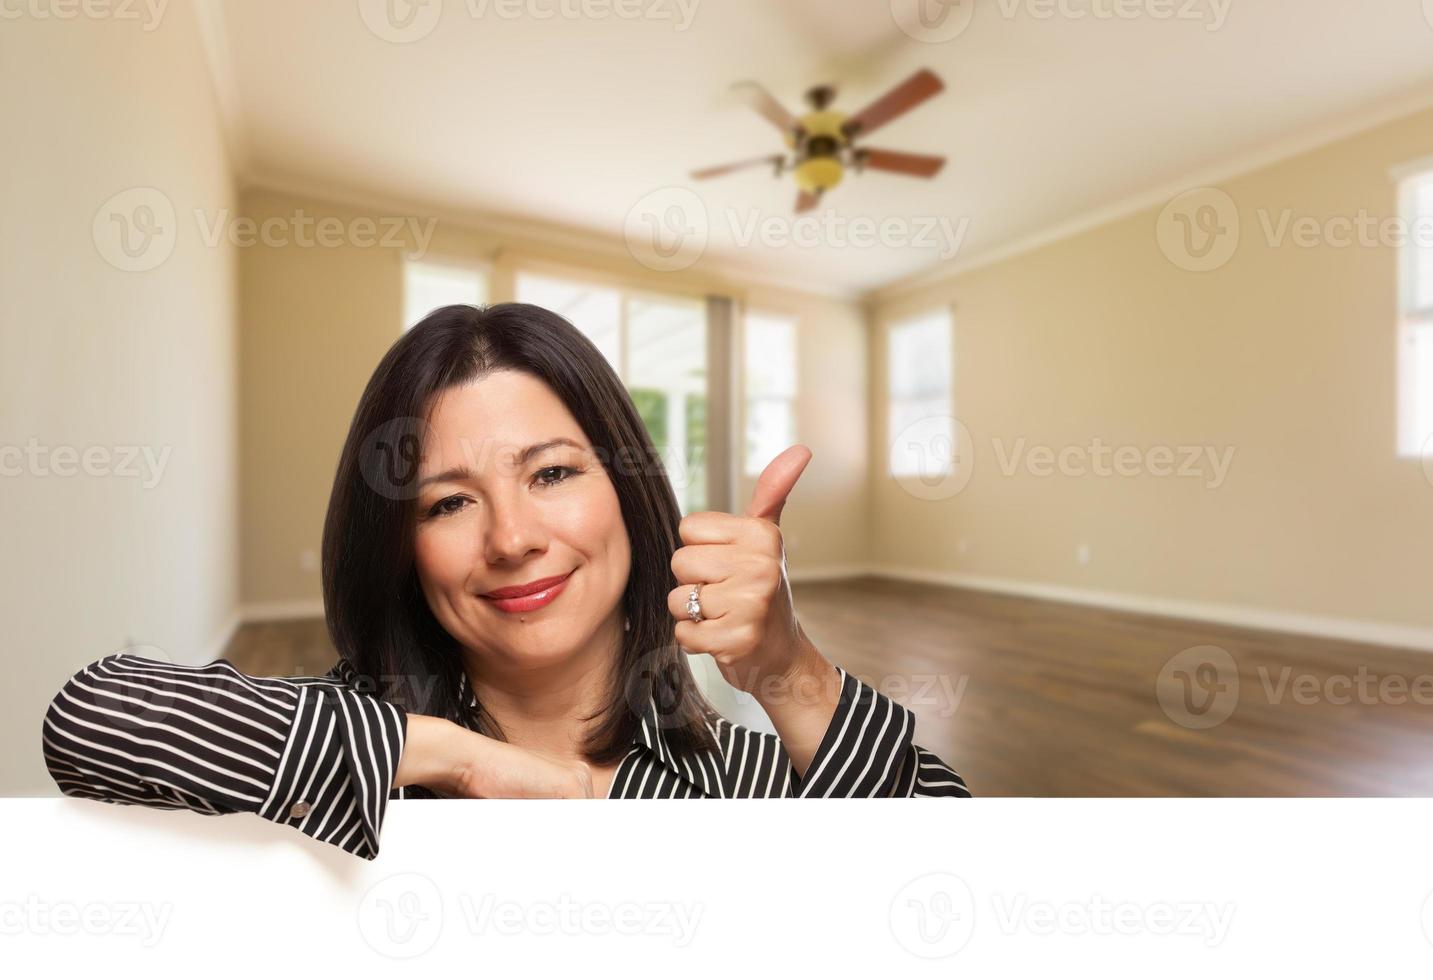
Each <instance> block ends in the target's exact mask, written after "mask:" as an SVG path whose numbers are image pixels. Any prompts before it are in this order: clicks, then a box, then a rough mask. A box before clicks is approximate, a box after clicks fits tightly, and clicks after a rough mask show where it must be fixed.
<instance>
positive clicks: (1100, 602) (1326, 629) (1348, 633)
mask: <svg viewBox="0 0 1433 980" xmlns="http://www.w3.org/2000/svg"><path fill="white" fill-rule="evenodd" d="M867 571H868V573H869V574H871V575H879V576H881V577H883V578H893V579H901V580H903V581H909V582H923V583H928V584H932V585H949V586H954V587H956V588H962V589H977V590H979V591H982V592H1000V593H1004V594H1007V595H1018V596H1028V597H1030V598H1033V599H1050V600H1053V601H1056V602H1073V603H1078V604H1079V605H1084V606H1101V607H1104V608H1106V609H1117V610H1120V611H1122V612H1134V613H1145V614H1148V615H1152V616H1169V617H1173V618H1177V619H1193V620H1199V621H1202V622H1211V623H1223V624H1226V625H1229V626H1243V627H1247V628H1250V629H1261V630H1274V631H1276V632H1280V633H1296V634H1305V635H1309V636H1319V637H1325V638H1328V639H1335V640H1349V641H1352V642H1354V643H1371V644H1375V645H1378V646H1388V647H1399V648H1403V649H1410V650H1418V651H1422V652H1428V653H1433V629H1428V628H1426V627H1420V626H1407V625H1404V624H1401V623H1384V622H1376V621H1371V620H1359V619H1341V618H1337V617H1332V616H1312V615H1309V614H1307V613H1295V612H1285V611H1281V610H1276V609H1260V608H1257V607H1252V606H1237V605H1226V604H1224V603H1216V602H1198V601H1192V600H1188V599H1169V598H1163V597H1160V596H1148V595H1135V594H1132V593H1127V592H1105V591H1102V590H1098V589H1085V588H1081V587H1079V586H1072V585H1054V584H1050V583H1044V582H1025V581H1020V580H1018V579H1003V578H995V577H992V576H987V575H971V574H967V573H963V572H944V571H936V570H932V569H923V568H912V567H908V566H901V565H872V566H870V567H869V568H868V570H867Z"/></svg>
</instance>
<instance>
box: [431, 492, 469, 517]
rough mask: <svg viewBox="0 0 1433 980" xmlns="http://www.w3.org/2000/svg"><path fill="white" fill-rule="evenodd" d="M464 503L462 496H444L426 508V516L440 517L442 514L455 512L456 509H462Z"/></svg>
mask: <svg viewBox="0 0 1433 980" xmlns="http://www.w3.org/2000/svg"><path fill="white" fill-rule="evenodd" d="M464 503H466V501H465V499H464V498H462V497H457V496H454V497H444V498H443V499H442V500H440V501H438V502H437V503H436V504H434V505H433V506H432V507H430V508H428V516H429V517H442V516H443V515H444V514H456V513H457V512H458V511H460V510H462V509H463V504H464ZM453 505H456V506H453Z"/></svg>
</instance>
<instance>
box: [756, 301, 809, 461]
mask: <svg viewBox="0 0 1433 980" xmlns="http://www.w3.org/2000/svg"><path fill="white" fill-rule="evenodd" d="M796 325H797V322H796V320H795V318H793V317H786V316H776V315H774V314H770V313H758V312H750V313H748V314H747V315H746V326H745V338H744V344H743V346H744V347H745V352H744V358H743V359H744V363H745V367H746V369H745V371H744V372H743V377H744V380H745V384H746V451H745V454H744V455H745V459H746V475H747V476H760V475H761V471H762V470H763V469H765V468H766V464H767V463H769V462H771V461H772V460H773V459H775V458H776V456H777V454H778V453H780V452H781V451H782V450H783V449H785V448H786V447H787V446H790V445H791V444H792V443H794V442H796Z"/></svg>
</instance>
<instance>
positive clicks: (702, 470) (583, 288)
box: [517, 273, 707, 514]
mask: <svg viewBox="0 0 1433 980" xmlns="http://www.w3.org/2000/svg"><path fill="white" fill-rule="evenodd" d="M517 298H518V301H519V302H522V303H533V304H535V305H537V306H541V307H544V308H546V309H549V310H551V311H552V312H554V313H557V314H559V315H560V316H562V317H564V318H565V319H567V320H569V321H570V322H571V323H572V324H573V326H575V327H577V329H579V330H581V331H582V332H583V333H584V334H585V335H586V336H587V337H588V338H589V339H590V340H591V341H592V342H593V344H594V345H595V346H596V347H597V349H598V350H600V351H601V352H602V354H603V356H604V357H606V358H607V361H608V363H610V364H611V365H612V367H613V368H614V369H615V370H616V372H617V376H618V377H619V378H621V379H622V383H623V384H624V385H626V386H627V391H628V393H629V394H631V396H632V402H633V404H635V405H636V406H637V413H638V414H639V415H640V416H641V417H642V422H643V423H644V424H645V425H646V427H647V433H648V434H649V435H650V436H651V437H652V443H653V445H654V446H655V447H656V449H657V452H658V454H659V455H660V456H661V459H662V463H663V465H664V466H665V467H666V470H667V475H668V476H669V477H670V478H671V481H672V488H673V490H675V491H676V494H677V503H678V504H679V505H680V506H681V509H682V513H684V514H687V513H691V512H693V511H698V510H706V509H707V465H706V445H707V322H706V310H705V308H704V307H703V305H702V304H701V303H700V302H698V301H696V300H687V299H681V298H679V297H670V296H650V295H646V294H632V293H627V292H624V291H623V290H620V289H616V288H614V287H611V286H602V285H594V284H590V283H584V282H575V281H569V280H566V279H557V278H552V277H549V276H543V275H532V274H528V273H520V274H519V275H518V277H517Z"/></svg>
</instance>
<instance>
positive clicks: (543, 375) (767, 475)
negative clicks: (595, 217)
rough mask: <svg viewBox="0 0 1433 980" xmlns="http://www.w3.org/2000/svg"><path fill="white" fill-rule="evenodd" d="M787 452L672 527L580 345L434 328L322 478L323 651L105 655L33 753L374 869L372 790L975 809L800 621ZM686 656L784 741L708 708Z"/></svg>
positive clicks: (71, 689)
mask: <svg viewBox="0 0 1433 980" xmlns="http://www.w3.org/2000/svg"><path fill="white" fill-rule="evenodd" d="M809 459H810V452H809V451H808V450H806V449H805V448H804V447H800V446H793V447H792V448H791V449H788V450H787V451H786V452H784V453H782V454H781V455H780V456H778V457H777V458H776V459H775V460H774V461H773V462H772V464H771V465H770V466H769V467H768V468H767V470H766V471H765V472H764V473H763V474H762V476H761V478H760V480H759V481H758V484H757V488H756V493H755V496H754V498H753V500H752V502H751V506H750V507H749V508H748V509H747V512H746V513H745V514H743V515H741V516H736V515H730V514H718V513H701V514H691V515H688V516H687V517H685V518H682V517H680V512H679V510H678V508H677V503H676V499H675V496H674V494H673V492H672V487H671V485H670V483H669V482H668V480H667V476H666V474H665V471H664V470H663V468H662V466H661V463H660V460H659V457H658V456H657V453H656V451H655V450H654V448H653V446H652V443H651V440H650V439H649V438H648V436H647V433H646V430H645V428H644V427H643V425H642V421H641V419H640V417H639V416H638V414H637V412H636V409H635V408H634V406H633V404H632V401H631V399H630V398H629V397H628V395H627V393H626V390H625V389H624V388H623V386H622V384H621V382H620V381H619V380H618V378H617V376H616V375H615V374H614V373H613V371H612V369H611V367H610V366H609V365H608V363H607V361H606V360H605V359H604V358H603V356H602V354H601V353H600V352H599V351H598V350H597V348H596V347H595V346H593V344H592V343H591V342H590V341H589V340H588V339H587V338H586V337H585V336H583V335H582V333H580V332H579V331H578V330H577V329H576V328H574V327H573V326H572V325H571V324H569V323H568V322H567V321H566V320H564V319H562V318H561V317H559V316H557V315H556V314H553V313H550V312H548V311H546V310H543V309H541V308H539V307H536V306H530V305H525V304H518V303H504V304H500V305H497V306H491V307H488V308H486V309H480V308H476V307H470V306H449V307H445V308H443V309H440V310H437V311H435V312H433V313H432V314H431V315H429V316H428V317H427V318H426V319H424V320H423V321H422V322H421V323H419V324H418V325H416V326H415V327H414V328H413V329H412V330H410V331H409V332H408V333H407V334H405V335H404V337H403V338H402V339H401V340H399V341H398V342H397V343H396V344H395V345H394V346H393V348H392V349H391V350H390V351H389V352H388V354H387V355H386V356H385V357H384V358H383V360H382V362H381V363H380V364H379V365H378V368H377V370H376V371H375V372H374V374H373V377H372V378H371V379H370V381H369V383H368V386H367V389H366V390H365V391H364V393H363V396H362V399H361V400H360V402H359V405H358V410H357V412H356V413H355V416H354V419H353V424H352V426H351V427H350V429H349V433H348V438H347V441H346V442H345V444H344V448H343V453H342V456H341V458H340V460H339V465H338V471H337V474H336V476H335V480H334V487H333V493H332V495H331V497H330V501H329V508H328V514H327V517H326V520H325V524H324V536H323V589H324V605H325V613H326V616H327V621H328V629H329V635H330V637H331V639H332V641H333V643H334V646H335V648H336V649H337V650H338V654H339V659H338V663H337V664H336V665H335V666H334V667H333V668H332V669H331V670H330V671H329V672H328V673H327V674H326V675H324V676H323V677H297V678H259V677H249V676H246V675H244V674H241V673H240V672H238V671H237V670H235V669H234V667H233V666H232V665H231V664H230V663H229V662H228V661H225V660H220V661H217V662H215V663H213V664H210V665H208V666H204V667H184V666H177V665H174V664H170V663H165V662H162V661H158V660H153V659H147V658H143V657H138V656H134V655H132V654H129V653H120V654H115V655H112V656H110V657H106V658H104V659H102V660H100V661H98V662H96V663H94V664H92V665H90V666H89V667H86V668H84V669H83V670H81V671H79V672H78V673H77V674H75V675H74V677H72V678H71V679H70V681H69V682H68V683H67V684H66V685H65V687H64V688H63V689H62V690H61V691H60V692H59V693H58V694H57V695H56V697H55V699H54V701H53V702H52V703H51V705H50V708H49V711H48V712H47V714H46V717H45V724H44V751H45V760H46V764H47V765H48V767H49V771H50V773H51V775H52V776H53V778H54V779H55V781H56V782H57V783H58V784H59V786H60V788H61V790H62V791H63V792H64V793H66V794H68V795H70V796H78V797H85V798H89V799H99V800H104V801H107V802H111V803H126V804H136V803H137V804H143V805H146V806H155V807H168V808H185V809H190V810H194V811H197V812H200V813H206V814H224V813H235V812H252V813H257V814H258V815H259V816H261V817H264V818H266V819H269V820H272V821H275V822H278V823H285V824H288V825H290V826H292V827H295V828H296V829H298V830H299V831H301V832H303V833H305V834H308V835H309V836H312V837H314V838H316V839H319V840H322V841H326V842H329V843H332V844H335V845H337V846H339V847H341V848H343V849H344V850H346V851H349V852H350V853H353V854H355V855H358V856H361V857H366V858H370V859H371V858H373V857H375V856H376V855H377V853H378V839H379V831H380V827H381V825H382V821H383V815H384V808H385V804H386V801H387V800H388V799H390V798H404V797H429V798H431V797H434V796H449V797H475V798H497V797H520V798H521V797H594V796H596V797H610V798H649V797H709V798H710V797H770V796H968V795H969V793H968V792H967V791H966V788H965V785H964V783H963V782H962V781H961V779H960V777H959V776H957V775H956V774H955V773H954V772H953V771H952V770H951V769H950V768H949V767H947V766H946V765H945V764H944V763H942V762H941V761H940V760H939V759H937V758H936V757H935V756H934V755H932V754H931V753H930V752H928V751H926V750H924V749H922V748H920V747H919V746H917V745H915V744H913V742H912V733H913V719H912V716H911V714H910V712H909V711H908V710H907V709H905V708H903V707H901V706H900V705H897V704H895V703H894V702H893V701H891V700H889V699H888V698H886V697H884V696H882V695H880V694H879V693H877V692H876V691H874V690H873V689H872V688H870V687H868V686H867V685H865V684H863V683H861V682H860V681H858V680H857V679H856V678H855V677H853V676H851V675H850V674H847V673H846V672H845V671H844V670H841V669H839V668H837V667H834V666H832V665H831V664H830V663H829V662H828V661H827V660H826V659H825V658H824V657H823V656H822V655H821V653H820V652H819V651H818V650H817V649H816V648H815V646H814V645H813V644H812V643H811V641H810V640H809V639H808V638H807V637H806V634H805V632H804V631H803V630H802V629H801V626H800V624H799V623H798V622H797V619H796V616H795V613H794V611H793V608H792V601H791V591H790V587H789V585H788V583H787V580H786V574H785V562H784V555H783V551H782V544H781V532H780V528H779V521H780V516H781V509H782V506H783V504H784V502H785V500H786V497H787V494H788V493H789V492H790V491H791V488H792V486H793V485H794V484H795V482H796V480H797V478H798V477H799V476H800V475H801V471H802V469H803V468H804V467H805V465H806V463H807V462H808V461H809ZM681 648H685V650H690V651H700V652H704V653H706V652H709V653H710V654H711V655H712V656H713V657H714V659H715V660H716V662H717V664H718V665H719V667H720V669H721V672H722V674H723V676H725V677H726V679H727V680H728V681H729V682H731V683H732V684H733V685H735V686H736V687H738V688H740V689H741V690H744V691H746V692H748V693H750V694H752V695H753V696H754V697H755V698H756V699H757V701H758V703H760V704H761V705H762V707H763V708H764V709H765V710H766V712H767V714H768V715H769V716H770V718H771V720H772V723H773V725H774V727H775V728H776V732H777V734H776V735H774V736H773V735H769V734H764V733H758V732H753V731H749V730H747V729H744V728H742V727H740V726H737V725H734V724H732V723H731V722H729V721H727V720H726V719H725V718H722V717H721V716H720V715H719V714H717V713H716V712H715V711H714V710H713V709H712V708H711V706H710V705H709V704H708V703H707V702H706V701H705V699H704V698H703V697H702V696H701V694H700V692H699V691H698V689H697V687H696V685H695V683H694V681H693V677H692V674H691V671H690V669H689V667H688V665H687V662H686V655H685V653H684V652H683V649H681Z"/></svg>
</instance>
